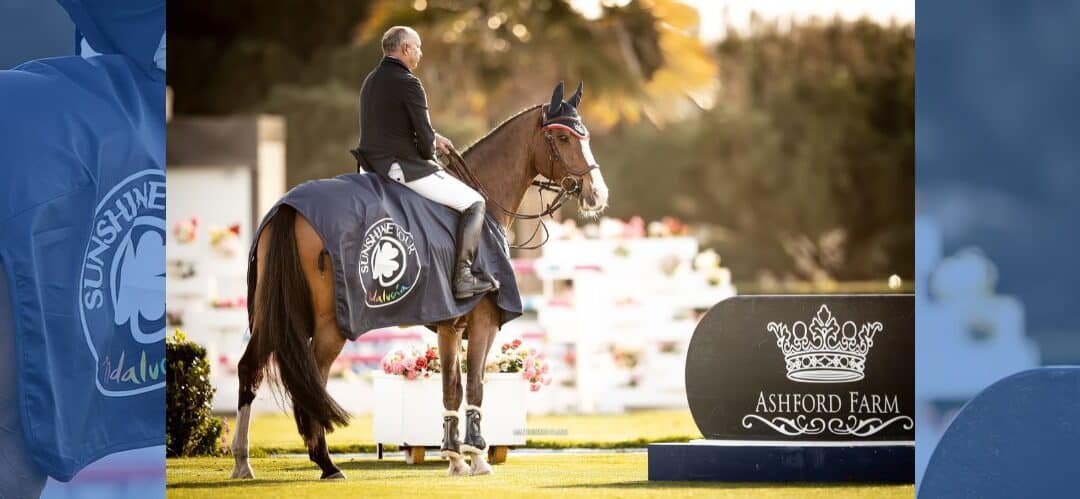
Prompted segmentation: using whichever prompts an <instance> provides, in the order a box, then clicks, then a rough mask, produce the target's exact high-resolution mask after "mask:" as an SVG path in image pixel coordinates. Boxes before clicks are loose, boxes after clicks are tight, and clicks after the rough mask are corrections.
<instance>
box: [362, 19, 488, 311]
mask: <svg viewBox="0 0 1080 499" xmlns="http://www.w3.org/2000/svg"><path fill="white" fill-rule="evenodd" d="M382 51H383V59H382V61H381V62H380V63H379V65H378V66H376V67H375V69H374V70H372V71H371V73H369V74H368V75H367V78H365V79H364V86H363V88H361V90H360V145H359V147H357V148H356V149H354V150H353V151H352V153H353V155H354V156H355V157H356V159H357V167H358V168H359V167H365V168H366V169H369V170H374V171H375V172H377V173H378V174H379V175H381V176H382V177H383V178H388V179H390V180H393V181H395V182H398V183H400V184H402V185H404V186H405V187H408V188H409V189H412V190H413V191H414V192H416V193H417V194H419V195H421V196H423V197H425V198H427V199H430V200H432V201H434V202H436V203H439V204H441V205H444V206H447V207H450V208H452V209H454V210H456V211H458V212H460V213H461V217H460V218H459V219H458V226H457V248H456V249H457V251H456V252H455V261H454V276H453V289H454V297H455V298H458V299H463V298H468V297H470V296H473V295H477V294H481V293H486V292H488V291H492V290H494V289H497V288H498V283H497V282H494V279H490V278H488V277H486V276H485V277H482V278H481V277H477V276H476V275H475V274H474V273H473V268H472V265H473V262H474V261H475V259H476V250H477V247H478V246H479V244H480V231H481V229H482V227H483V223H484V213H485V207H484V198H483V197H482V196H480V194H478V193H477V192H476V191H474V190H473V189H471V188H470V187H469V186H467V185H465V184H464V183H463V182H461V181H460V180H458V179H457V178H454V177H453V176H451V175H449V174H448V173H446V172H445V171H443V169H442V168H441V167H440V166H439V164H438V163H436V162H435V161H434V154H435V151H436V150H438V151H439V152H442V153H444V154H445V153H447V152H448V151H449V150H450V148H452V147H453V144H452V143H451V142H450V140H449V139H447V138H446V137H443V136H442V135H439V134H438V133H435V130H434V129H432V127H431V118H430V116H429V115H428V105H427V95H426V94H425V93H424V86H423V85H422V84H421V83H420V79H419V78H417V77H416V75H415V74H413V72H412V71H413V70H415V69H416V67H417V66H418V65H419V64H420V57H421V56H423V51H422V50H421V49H420V35H418V34H417V33H416V31H415V30H413V29H412V28H409V27H407V26H394V27H392V28H390V29H388V30H387V31H386V33H385V34H384V35H383V37H382Z"/></svg>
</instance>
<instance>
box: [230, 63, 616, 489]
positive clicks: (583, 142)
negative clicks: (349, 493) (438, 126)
mask: <svg viewBox="0 0 1080 499" xmlns="http://www.w3.org/2000/svg"><path fill="white" fill-rule="evenodd" d="M581 89H582V86H581V85H580V84H579V85H578V87H577V90H576V92H575V93H574V95H572V96H571V98H570V99H568V100H567V101H565V102H564V101H563V100H562V96H563V84H562V82H560V83H559V84H558V85H557V86H556V87H555V90H554V92H553V93H552V98H551V101H550V102H549V103H547V104H540V105H535V106H532V107H529V108H527V109H525V110H523V111H521V112H519V113H517V114H515V115H514V116H512V117H510V118H508V119H507V120H505V121H504V122H502V123H501V124H499V125H498V126H497V127H495V128H494V129H493V130H492V131H490V132H489V133H488V134H487V135H485V136H484V137H482V138H481V139H479V140H478V141H476V142H475V143H474V144H472V145H471V146H469V147H468V148H467V149H466V150H465V151H464V152H463V153H462V154H461V156H460V157H459V159H460V160H461V161H462V162H463V163H462V164H460V165H458V168H456V170H457V172H456V173H457V175H458V176H463V175H464V176H465V177H471V179H470V178H463V179H462V180H463V181H466V182H467V183H470V180H471V183H472V184H474V185H473V187H474V188H477V190H478V191H480V192H481V194H482V195H484V197H485V198H486V200H487V203H486V206H487V209H488V211H489V212H490V213H491V214H492V215H493V216H495V218H496V220H498V222H499V224H500V225H501V226H502V227H503V229H504V231H505V230H508V229H509V228H510V225H511V223H512V222H513V221H514V220H515V219H516V218H526V217H524V216H522V215H521V214H519V213H517V211H516V210H517V209H518V208H519V206H520V205H521V201H522V199H523V198H524V196H525V194H526V193H527V191H528V189H529V187H530V186H531V185H533V184H534V183H536V182H540V181H537V180H535V179H536V178H537V177H538V176H542V177H546V178H547V179H549V181H547V182H542V184H546V185H547V186H548V187H549V188H550V187H551V186H553V185H561V186H563V187H565V191H564V192H563V193H561V194H560V198H562V197H563V194H565V193H566V192H569V193H571V194H573V195H575V196H576V197H577V198H578V209H579V211H580V212H581V213H582V214H583V215H585V216H587V217H593V218H595V217H596V216H598V215H599V213H601V212H602V211H603V210H604V209H605V208H606V207H607V203H608V188H607V186H606V185H605V184H604V179H603V175H602V174H601V173H600V168H599V165H598V164H597V163H596V160H595V159H594V158H593V155H592V151H591V150H590V148H589V141H588V135H587V134H588V132H587V131H585V128H584V125H583V124H582V123H581V121H580V117H579V115H578V114H577V110H576V109H577V106H578V103H579V102H580V100H581ZM563 106H569V107H563ZM553 110H562V111H563V112H562V113H561V114H562V119H560V120H556V121H557V122H552V121H546V120H547V118H548V117H550V116H551V115H552V114H553V113H552V111H553ZM567 116H569V117H570V118H571V121H570V122H567V120H566V117H567ZM568 125H569V126H568ZM583 132H584V133H583ZM451 171H452V172H454V169H451ZM556 189H557V190H558V188H556ZM508 207H509V208H508ZM551 211H553V210H552V209H550V207H549V209H548V210H545V212H551ZM255 244H256V247H255V255H256V258H255V259H254V265H253V266H254V269H251V268H249V275H250V273H251V272H252V271H253V272H254V274H253V275H254V288H255V289H254V293H253V297H254V300H253V303H252V304H251V308H250V309H249V312H250V315H249V325H250V331H251V339H250V341H249V342H248V345H247V347H246V349H245V351H244V354H243V356H242V357H241V359H240V362H239V365H238V369H237V371H238V376H239V381H240V389H239V400H238V404H237V419H236V430H235V433H234V438H233V442H232V446H231V450H232V453H233V456H234V459H235V466H234V468H233V472H232V478H254V473H253V472H252V470H251V465H250V463H249V461H248V431H249V427H250V424H251V403H252V400H254V398H255V391H256V390H257V389H258V387H259V384H260V382H261V380H262V379H263V378H264V377H266V374H267V372H268V371H269V370H270V369H271V368H272V366H271V363H270V358H271V354H273V359H274V362H275V363H276V365H277V371H278V375H279V378H280V381H281V383H280V384H281V388H282V390H283V392H284V395H285V396H286V397H287V398H289V399H291V401H292V407H293V415H294V418H295V420H296V424H297V430H298V431H299V433H300V435H301V436H302V437H303V439H304V443H305V445H306V447H307V450H308V457H309V458H310V459H311V461H312V462H314V463H315V464H316V465H318V466H319V468H320V470H321V472H322V475H321V478H322V479H344V478H345V475H344V474H343V473H342V471H341V470H340V469H339V468H338V467H337V466H335V465H334V463H333V461H332V460H331V459H330V454H329V451H328V450H327V446H326V436H325V434H326V432H329V431H333V429H334V428H335V427H338V426H344V425H346V424H347V423H348V414H347V413H346V411H345V410H344V409H342V408H341V407H340V406H339V405H338V404H337V403H336V402H335V401H334V400H333V399H332V397H330V395H329V394H328V393H327V391H326V382H327V377H328V375H329V371H330V366H331V364H332V363H333V361H334V359H335V358H337V356H338V354H339V353H340V352H341V350H342V348H343V347H344V345H345V341H346V338H345V336H344V335H343V334H342V332H341V331H340V330H339V329H338V325H337V324H338V323H337V321H336V318H335V313H334V306H333V303H334V298H333V297H334V283H333V279H332V278H329V279H328V278H326V276H327V275H331V276H332V275H333V271H332V269H329V270H330V271H327V269H326V268H323V267H322V264H323V262H324V261H325V260H322V259H321V256H322V254H323V252H324V244H323V241H322V240H321V239H320V237H319V235H318V234H317V233H316V231H315V229H314V228H313V227H312V225H311V223H309V221H308V220H306V219H305V218H304V217H303V215H301V214H299V213H298V212H297V211H296V210H295V209H292V208H291V207H289V206H287V205H283V206H282V207H281V209H279V210H278V212H277V213H276V214H275V215H274V216H273V218H272V219H271V220H269V221H268V222H267V225H266V226H265V229H264V230H263V231H262V232H261V233H260V235H259V237H258V238H257V241H256V242H255ZM250 282H251V279H250V278H249V286H250V285H251V284H250ZM250 291H251V290H249V294H250ZM498 317H499V315H498V310H497V308H496V305H495V302H494V300H493V299H492V297H491V295H488V296H486V297H484V298H483V299H481V300H480V301H479V302H478V303H477V305H476V306H474V307H473V308H472V310H470V311H469V312H468V313H466V314H465V315H463V316H461V317H458V318H456V319H452V320H449V321H445V322H442V323H438V324H434V325H433V326H434V327H435V329H436V332H437V335H438V345H439V357H440V359H439V360H440V362H441V371H442V381H443V386H442V392H443V407H444V408H445V409H446V411H447V412H451V411H452V412H454V413H455V414H456V413H457V411H459V410H460V407H461V402H462V398H463V395H464V399H465V402H466V403H467V404H468V405H467V407H468V408H469V410H474V409H475V410H479V408H480V407H481V406H482V404H483V398H484V386H483V374H484V365H485V363H486V359H487V356H488V351H489V350H490V349H491V345H492V343H493V342H494V340H495V334H496V332H497V330H498V327H499V322H498ZM463 331H464V333H465V334H466V335H467V338H468V346H467V351H466V353H465V355H466V357H467V358H466V362H467V368H468V369H467V370H468V375H467V379H466V388H465V390H464V394H463V393H462V391H463V390H462V386H461V370H460V367H459V366H460V363H459V360H458V352H459V350H460V349H461V341H462V333H463ZM481 441H482V439H481ZM483 450H484V449H476V448H474V447H473V448H470V446H463V448H462V454H465V455H468V456H471V462H470V464H466V463H465V456H464V455H461V454H457V455H453V454H456V453H452V454H451V455H449V456H446V457H448V458H449V461H450V466H449V470H448V474H450V475H481V474H488V473H491V472H492V470H491V466H490V465H489V464H488V463H487V462H486V461H485V456H484V454H485V453H484V452H483ZM444 455H445V454H444Z"/></svg>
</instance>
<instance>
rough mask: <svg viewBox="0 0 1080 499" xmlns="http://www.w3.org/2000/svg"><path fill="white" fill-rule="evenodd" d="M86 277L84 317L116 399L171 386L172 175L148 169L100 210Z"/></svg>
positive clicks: (102, 383) (103, 384)
mask: <svg viewBox="0 0 1080 499" xmlns="http://www.w3.org/2000/svg"><path fill="white" fill-rule="evenodd" d="M81 267H82V272H81V275H80V278H79V315H80V319H81V320H82V326H83V333H84V335H85V337H86V344H87V346H88V347H89V348H90V353H91V354H92V355H93V356H94V359H95V361H96V362H97V370H96V374H95V378H96V379H95V381H96V384H97V388H98V391H100V392H101V393H102V394H104V395H106V396H110V397H124V396H129V395H137V394H140V393H145V392H148V391H152V390H157V389H161V388H164V387H165V348H164V341H165V172H163V171H161V170H156V169H148V170H142V171H140V172H137V173H135V174H132V175H131V176H129V177H128V178H126V179H124V180H122V181H121V182H120V183H118V184H116V185H115V186H114V187H113V188H112V189H111V190H110V191H109V192H108V193H107V194H105V196H104V197H102V198H101V201H100V202H99V203H98V205H97V208H96V209H95V210H94V219H93V223H92V225H91V231H90V240H89V242H88V243H87V246H86V252H85V253H84V255H83V260H82V266H81Z"/></svg>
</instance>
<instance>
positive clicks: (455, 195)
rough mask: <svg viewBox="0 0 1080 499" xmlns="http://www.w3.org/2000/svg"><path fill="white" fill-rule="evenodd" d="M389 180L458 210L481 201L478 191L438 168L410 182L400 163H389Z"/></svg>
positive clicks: (463, 209) (461, 210) (460, 210)
mask: <svg viewBox="0 0 1080 499" xmlns="http://www.w3.org/2000/svg"><path fill="white" fill-rule="evenodd" d="M389 173H390V180H393V181H395V182H397V183H399V184H401V185H404V186H405V187H408V188H409V189H412V191H413V192H415V193H417V194H419V195H421V196H423V197H425V198H427V199H430V200H432V201H435V202H436V203H439V204H441V205H443V206H448V207H450V208H453V209H454V210H456V211H458V212H463V211H465V210H466V209H467V208H468V207H470V206H472V205H474V204H476V203H478V202H480V201H483V200H484V198H483V197H482V196H480V193H478V192H476V191H474V190H473V189H472V188H471V187H469V186H467V185H465V183H464V182H462V181H460V180H458V179H457V178H456V177H454V176H452V175H450V174H449V173H446V172H445V171H442V170H439V171H437V172H435V173H432V174H431V175H428V176H426V177H422V178H418V179H416V180H413V181H411V182H406V181H405V174H404V173H402V172H401V165H399V164H397V163H394V164H392V165H390V172H389Z"/></svg>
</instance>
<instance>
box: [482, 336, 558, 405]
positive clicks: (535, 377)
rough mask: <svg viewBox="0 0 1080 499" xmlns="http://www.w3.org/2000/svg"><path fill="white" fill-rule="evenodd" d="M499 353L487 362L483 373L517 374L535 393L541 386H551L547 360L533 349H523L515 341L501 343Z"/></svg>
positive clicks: (518, 342)
mask: <svg viewBox="0 0 1080 499" xmlns="http://www.w3.org/2000/svg"><path fill="white" fill-rule="evenodd" d="M501 350H502V351H501V353H499V354H498V355H496V356H495V358H494V359H492V360H491V361H489V362H488V365H487V367H486V368H485V369H484V371H485V372H489V373H517V372H520V373H521V376H522V377H523V378H525V380H527V381H528V382H529V391H533V392H535V391H537V390H539V389H540V387H541V386H546V385H550V384H551V375H550V374H549V373H548V371H549V370H550V369H551V365H550V364H549V363H548V361H547V359H545V358H544V356H543V355H542V354H540V353H537V351H536V349H535V348H532V347H529V348H527V349H526V348H524V347H523V344H522V343H521V340H519V339H515V340H514V341H511V342H509V343H503V345H502V349H501Z"/></svg>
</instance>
